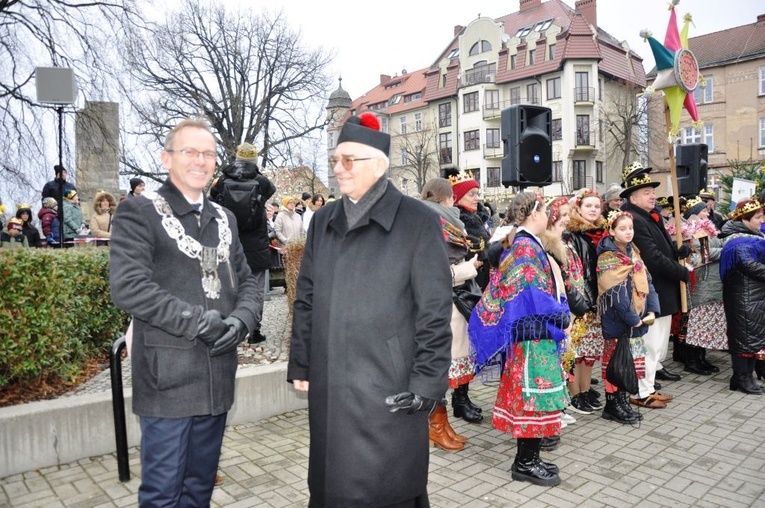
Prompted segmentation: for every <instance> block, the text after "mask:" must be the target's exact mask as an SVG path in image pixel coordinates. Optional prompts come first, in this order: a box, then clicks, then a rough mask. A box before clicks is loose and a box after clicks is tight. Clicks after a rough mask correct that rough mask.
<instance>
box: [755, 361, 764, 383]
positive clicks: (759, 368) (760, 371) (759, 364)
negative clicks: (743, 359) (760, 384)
mask: <svg viewBox="0 0 765 508" xmlns="http://www.w3.org/2000/svg"><path fill="white" fill-rule="evenodd" d="M754 373H755V374H757V379H758V380H760V379H765V360H755V361H754Z"/></svg>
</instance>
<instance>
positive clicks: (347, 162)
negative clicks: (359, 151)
mask: <svg viewBox="0 0 765 508" xmlns="http://www.w3.org/2000/svg"><path fill="white" fill-rule="evenodd" d="M372 159H377V157H350V156H348V155H343V156H342V157H340V158H338V157H330V158H329V165H330V167H333V168H334V167H335V166H336V165H337V163H338V162H342V163H343V168H345V170H346V171H350V170H352V169H353V163H354V162H356V161H371V160H372Z"/></svg>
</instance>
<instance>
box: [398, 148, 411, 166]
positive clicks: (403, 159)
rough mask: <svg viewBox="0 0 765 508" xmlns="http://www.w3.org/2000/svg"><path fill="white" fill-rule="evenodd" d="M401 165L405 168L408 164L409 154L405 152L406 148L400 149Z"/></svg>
mask: <svg viewBox="0 0 765 508" xmlns="http://www.w3.org/2000/svg"><path fill="white" fill-rule="evenodd" d="M400 162H401V165H402V166H406V165H407V164H409V152H408V151H407V149H406V147H403V148H402V149H401V161H400Z"/></svg>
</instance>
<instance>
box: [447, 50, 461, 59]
mask: <svg viewBox="0 0 765 508" xmlns="http://www.w3.org/2000/svg"><path fill="white" fill-rule="evenodd" d="M458 56H460V48H454V49H453V50H451V51H450V52H449V54H448V55H446V58H448V59H449V60H451V59H453V58H457V57H458Z"/></svg>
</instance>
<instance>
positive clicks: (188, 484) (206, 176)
mask: <svg viewBox="0 0 765 508" xmlns="http://www.w3.org/2000/svg"><path fill="white" fill-rule="evenodd" d="M216 154H217V152H216V149H215V138H214V137H213V135H212V133H211V132H210V127H209V125H208V124H207V123H206V122H205V121H203V120H184V121H182V122H180V123H179V124H178V125H177V126H176V127H175V128H173V130H172V131H170V133H169V135H168V136H167V138H166V140H165V146H164V150H163V151H162V154H161V160H162V165H163V166H164V168H165V169H166V170H167V171H168V173H169V175H170V178H169V180H168V181H167V182H165V184H164V185H163V186H162V187H161V188H160V189H159V191H158V192H157V193H156V194H153V193H152V195H149V194H150V193H144V194H142V195H141V196H137V197H135V198H133V199H128V200H126V201H123V202H122V204H121V205H120V208H119V213H117V214H116V215H115V217H114V224H113V232H114V234H113V235H112V246H111V272H110V283H111V291H112V300H113V301H114V303H115V304H116V305H117V306H118V307H119V308H121V309H123V310H125V311H126V312H128V313H130V314H132V316H133V342H132V346H131V347H132V353H131V360H132V375H133V411H134V412H135V413H136V414H137V415H139V416H140V423H141V433H142V436H141V476H142V478H141V486H140V488H139V490H138V502H139V505H140V506H142V507H144V506H209V503H210V498H211V496H212V490H213V483H214V481H215V475H216V471H217V466H218V458H219V457H220V450H221V444H222V442H223V431H224V429H225V424H226V414H227V411H228V410H229V409H230V408H231V405H232V404H233V402H234V380H235V375H236V368H237V363H238V362H237V353H236V347H237V345H238V344H239V343H240V342H241V341H242V340H244V338H245V336H246V335H247V333H248V331H249V330H252V329H253V327H254V325H255V312H254V308H255V301H256V289H255V282H254V280H253V278H252V274H251V272H250V268H249V267H248V266H247V260H246V259H245V256H244V252H243V250H242V245H241V243H240V241H239V238H238V235H237V228H236V219H235V218H234V216H233V214H231V213H230V212H228V211H227V210H225V209H224V208H223V207H221V206H219V205H217V204H215V203H212V202H211V201H209V200H207V199H206V198H205V196H204V193H203V191H204V189H205V186H206V185H207V184H208V182H209V181H210V179H211V178H212V174H213V170H214V168H215V159H216Z"/></svg>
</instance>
